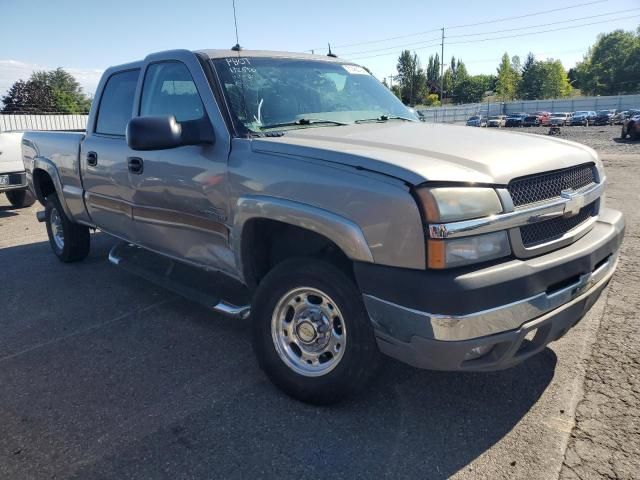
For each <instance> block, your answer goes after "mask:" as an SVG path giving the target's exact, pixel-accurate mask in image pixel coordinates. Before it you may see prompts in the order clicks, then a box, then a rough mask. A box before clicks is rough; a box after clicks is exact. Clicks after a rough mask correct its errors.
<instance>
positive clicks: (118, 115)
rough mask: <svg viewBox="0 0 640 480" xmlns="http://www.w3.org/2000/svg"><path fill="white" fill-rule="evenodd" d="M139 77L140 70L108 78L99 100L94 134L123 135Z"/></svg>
mask: <svg viewBox="0 0 640 480" xmlns="http://www.w3.org/2000/svg"><path fill="white" fill-rule="evenodd" d="M139 75H140V70H128V71H126V72H120V73H115V74H113V75H111V77H109V80H107V84H106V85H105V87H104V91H103V92H102V98H101V99H100V108H99V109H98V120H97V121H96V133H102V134H105V135H124V133H125V130H126V129H127V123H128V122H129V120H131V112H132V111H133V97H134V96H135V93H136V85H137V83H138V76H139Z"/></svg>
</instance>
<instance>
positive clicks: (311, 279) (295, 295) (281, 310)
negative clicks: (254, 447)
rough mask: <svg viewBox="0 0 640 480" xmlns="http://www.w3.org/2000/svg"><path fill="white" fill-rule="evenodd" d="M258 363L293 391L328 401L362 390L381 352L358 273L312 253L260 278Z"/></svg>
mask: <svg viewBox="0 0 640 480" xmlns="http://www.w3.org/2000/svg"><path fill="white" fill-rule="evenodd" d="M252 329H253V347H254V351H255V353H256V356H257V358H258V362H259V364H260V367H261V368H262V369H263V370H264V372H265V373H266V374H267V376H268V377H269V378H270V379H271V381H272V382H273V383H274V384H276V385H277V386H278V387H279V388H280V389H282V390H283V391H284V392H285V393H287V394H288V395H290V396H292V397H294V398H296V399H298V400H301V401H303V402H307V403H313V404H319V405H322V404H330V403H335V402H338V401H340V400H343V399H344V398H346V397H348V396H350V395H352V394H354V393H356V392H358V391H359V390H361V389H362V388H363V387H364V386H365V385H366V383H367V381H368V380H369V379H370V378H371V377H372V375H373V374H374V373H375V369H376V366H377V364H378V359H379V355H380V353H379V351H378V347H377V345H376V341H375V337H374V334H373V328H372V325H371V322H370V320H369V318H368V315H367V313H366V310H365V307H364V304H363V302H362V297H361V294H360V292H359V291H358V288H357V287H356V285H355V283H354V282H353V280H351V279H350V278H349V277H348V276H347V275H346V274H345V273H343V272H342V271H341V270H339V269H338V268H337V267H335V266H334V265H332V264H330V263H327V262H324V261H321V260H316V259H313V258H300V259H292V260H287V261H285V262H283V263H281V264H279V265H277V266H276V267H275V268H274V269H273V270H272V271H271V272H269V273H268V274H267V276H266V277H265V278H264V280H263V281H262V282H261V283H260V285H259V287H258V291H257V292H256V296H255V299H254V302H253V306H252Z"/></svg>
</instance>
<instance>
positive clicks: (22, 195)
mask: <svg viewBox="0 0 640 480" xmlns="http://www.w3.org/2000/svg"><path fill="white" fill-rule="evenodd" d="M5 194H6V195H7V200H9V203H11V205H12V206H13V208H26V207H30V206H31V205H33V204H34V203H35V201H36V199H35V198H33V195H31V192H30V191H29V190H27V189H25V190H10V191H8V192H5Z"/></svg>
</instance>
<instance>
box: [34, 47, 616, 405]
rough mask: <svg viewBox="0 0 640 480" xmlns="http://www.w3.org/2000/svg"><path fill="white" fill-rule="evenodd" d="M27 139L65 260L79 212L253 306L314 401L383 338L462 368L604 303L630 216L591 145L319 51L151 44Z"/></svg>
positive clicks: (166, 275) (330, 394) (275, 354)
mask: <svg viewBox="0 0 640 480" xmlns="http://www.w3.org/2000/svg"><path fill="white" fill-rule="evenodd" d="M245 67H246V68H245ZM247 71H250V72H251V73H250V75H249V74H247V73H246V72H247ZM240 74H244V79H243V80H242V83H241V85H242V88H238V84H237V83H236V82H239V81H240V80H236V79H237V78H242V77H239V76H238V75H240ZM318 78H319V79H321V80H322V81H318V82H316V81H315V80H316V79H318ZM326 82H334V83H335V84H337V85H342V88H341V90H340V91H337V90H335V89H334V90H332V91H329V92H327V91H326V90H325V89H324V85H325V84H326ZM176 85H179V86H180V88H177V87H176ZM292 85H293V86H296V87H295V88H291V86H292ZM320 95H328V97H327V101H326V102H323V105H324V107H320V108H318V107H317V106H314V105H316V103H315V102H314V101H315V100H317V99H318V98H319V97H320ZM337 105H339V108H338V107H336V106H337ZM355 145H357V148H356V147H354V146H355ZM22 149H23V158H24V165H25V169H26V172H27V179H28V182H29V187H30V188H31V189H32V191H33V193H34V194H35V195H36V196H37V198H38V201H39V202H41V203H42V204H43V205H44V212H39V215H38V218H39V219H40V220H42V221H44V222H45V224H46V229H47V234H48V237H49V243H50V245H51V248H52V251H53V253H54V254H55V255H56V256H57V257H58V258H59V259H60V260H61V261H63V262H74V261H80V260H83V259H84V258H86V257H87V255H88V254H89V250H90V241H91V236H90V233H89V232H90V229H92V228H99V229H101V230H103V231H104V232H105V234H107V235H109V234H110V235H113V236H116V237H118V238H120V239H121V240H122V242H121V243H118V244H116V246H115V247H114V248H113V249H112V250H111V253H110V254H109V259H110V261H111V262H112V263H114V264H115V265H117V266H118V267H120V268H123V269H125V270H127V271H129V272H131V273H137V274H139V275H141V276H142V277H143V278H146V279H148V280H152V281H156V282H157V283H159V284H160V285H162V286H164V287H170V288H172V289H173V290H175V291H176V292H179V293H182V294H183V295H185V296H187V297H189V298H192V299H193V300H198V301H200V302H202V303H204V304H205V305H207V306H208V308H210V309H213V310H214V311H216V312H220V313H224V314H226V315H229V316H231V317H232V318H236V319H247V321H250V322H251V327H250V328H251V333H252V340H253V347H254V352H255V353H256V355H257V358H258V362H259V364H260V366H261V367H262V369H263V370H264V371H265V372H266V374H267V376H268V377H269V378H270V379H271V380H272V381H273V382H274V383H275V384H276V385H278V386H279V387H280V388H282V389H283V390H284V391H285V392H287V393H288V394H289V395H292V396H293V397H295V398H297V399H300V400H303V401H307V402H312V403H324V404H326V403H331V402H335V401H338V400H340V399H342V398H344V397H346V396H348V395H350V394H353V393H354V392H356V391H358V390H359V389H361V388H363V387H364V386H365V385H366V381H367V379H370V378H372V377H374V376H375V375H376V370H375V366H376V365H377V363H378V360H379V355H380V353H386V354H388V355H390V356H392V357H394V358H396V359H398V360H401V361H404V362H407V363H409V364H411V365H413V366H415V367H422V368H430V369H436V370H453V371H467V372H469V371H491V370H499V369H503V368H508V367H511V366H514V365H516V364H518V363H520V362H522V361H524V360H525V359H527V358H529V357H531V356H532V355H534V354H536V353H538V352H541V351H543V350H545V348H546V345H547V344H549V343H550V342H553V341H555V340H558V339H559V338H560V337H562V336H563V335H565V333H567V331H569V330H570V329H571V328H572V327H573V326H574V325H576V324H577V323H578V322H579V321H580V319H582V318H583V317H584V316H585V314H586V312H587V311H588V310H589V309H590V308H591V307H592V306H593V304H594V303H595V302H596V300H597V299H598V297H599V296H600V293H601V292H602V291H603V290H604V288H605V286H606V285H607V283H608V282H609V280H610V278H611V277H612V275H613V273H614V271H615V268H616V265H617V259H618V251H619V246H620V243H621V241H622V236H623V233H624V219H623V216H622V214H621V213H620V212H619V211H616V210H613V209H610V208H606V207H605V205H604V202H601V201H600V198H601V197H602V196H603V195H604V189H605V185H606V173H605V170H604V167H603V165H602V162H601V161H600V159H599V158H598V154H597V153H596V152H595V151H593V150H592V149H590V148H587V147H584V146H582V145H578V144H574V143H571V142H565V141H563V140H558V139H553V140H551V139H548V138H544V137H542V136H539V135H515V134H509V133H499V132H494V131H489V130H488V129H486V130H485V131H477V130H473V129H472V130H470V131H469V130H467V131H466V132H465V134H464V135H460V128H458V127H455V126H450V125H443V124H432V125H425V124H424V123H421V122H419V121H418V118H417V117H416V116H415V115H414V114H413V113H411V112H410V111H409V110H407V109H406V108H405V107H404V105H402V103H401V102H400V101H399V100H398V99H397V98H396V97H395V96H394V95H393V94H392V93H391V92H390V91H389V89H388V88H386V87H385V86H383V85H382V84H381V83H380V82H378V80H376V79H375V77H373V76H372V75H370V74H369V73H368V72H367V71H366V70H365V69H364V68H362V67H361V66H359V65H356V64H353V63H351V62H349V61H345V60H342V59H338V58H331V57H326V56H324V55H322V56H320V55H309V54H303V53H284V52H267V51H248V50H242V51H234V50H204V51H198V52H191V51H187V50H171V51H168V52H159V53H155V54H152V55H149V56H147V58H145V59H144V60H141V61H137V62H132V63H127V64H125V65H121V66H116V67H111V68H109V69H107V70H106V71H105V72H104V75H103V77H102V79H101V80H100V83H99V85H98V88H97V91H96V99H95V101H94V102H93V104H92V107H91V113H90V115H89V121H88V123H87V131H86V132H77V133H60V132H27V133H25V135H24V137H23V140H22ZM136 245H137V247H136ZM101 248H102V247H101ZM212 271H214V272H218V273H217V274H216V276H215V277H214V278H212V277H211V276H210V275H213V274H210V273H208V272H212ZM37 273H38V272H34V274H37ZM68 275H69V270H68V269H62V268H61V269H60V276H59V277H58V278H52V279H51V281H62V279H63V278H64V277H65V276H68ZM215 279H217V282H216V281H214V280H215ZM91 288H92V286H91V285H87V289H84V290H69V291H68V292H67V295H68V298H70V299H71V298H74V296H75V295H76V294H77V296H78V297H77V298H80V297H81V296H85V297H86V296H87V294H88V293H90V291H91ZM24 293H25V298H27V297H28V296H30V295H31V294H33V295H34V296H43V295H46V293H43V292H41V291H31V292H27V291H25V292H24ZM133 293H135V292H133ZM31 298H35V297H31ZM114 301H118V298H114ZM249 319H250V320H249ZM63 320H64V319H61V321H63ZM175 328H179V326H175ZM529 338H531V340H529ZM237 343H238V344H239V348H238V350H237V352H236V354H237V355H238V358H243V359H244V357H246V354H247V352H246V343H248V342H245V341H242V342H237ZM212 346H213V344H212ZM209 360H210V358H205V359H203V361H209ZM229 361H231V362H233V361H234V359H229ZM148 363H149V366H150V367H151V368H154V367H153V362H148ZM209 367H210V368H224V365H219V364H215V363H212V364H211V365H209ZM534 367H535V365H534ZM514 375H522V371H521V372H517V373H516V374H514ZM487 381H491V379H490V378H488V379H487ZM221 388H224V386H222V387H221ZM425 394H429V392H425ZM434 394H438V393H437V392H436V393H434ZM180 395H182V393H181V394H180Z"/></svg>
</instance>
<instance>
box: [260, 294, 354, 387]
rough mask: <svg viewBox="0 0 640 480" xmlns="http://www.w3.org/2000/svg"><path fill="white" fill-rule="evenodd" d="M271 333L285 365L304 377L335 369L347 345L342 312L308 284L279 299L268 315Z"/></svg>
mask: <svg viewBox="0 0 640 480" xmlns="http://www.w3.org/2000/svg"><path fill="white" fill-rule="evenodd" d="M271 336H272V339H273V344H274V346H275V348H276V351H277V352H278V356H279V357H280V359H281V360H282V361H283V362H284V363H285V365H287V366H288V367H289V368H290V369H292V370H293V371H295V372H296V373H299V374H300V375H304V376H306V377H319V376H322V375H326V374H327V373H329V372H330V371H332V370H333V369H334V368H336V367H337V366H338V364H339V363H340V360H341V359H342V356H343V355H344V351H345V347H346V346H347V345H346V341H347V329H346V325H345V322H344V318H343V316H342V312H340V309H339V308H338V306H337V305H336V303H335V302H334V301H333V300H332V299H331V297H329V296H328V295H327V294H326V293H324V292H322V291H320V290H317V289H315V288H311V287H301V288H296V289H293V290H290V291H289V292H287V293H285V294H284V295H283V296H282V298H280V300H279V301H278V303H277V304H276V307H275V309H274V311H273V315H272V317H271Z"/></svg>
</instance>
